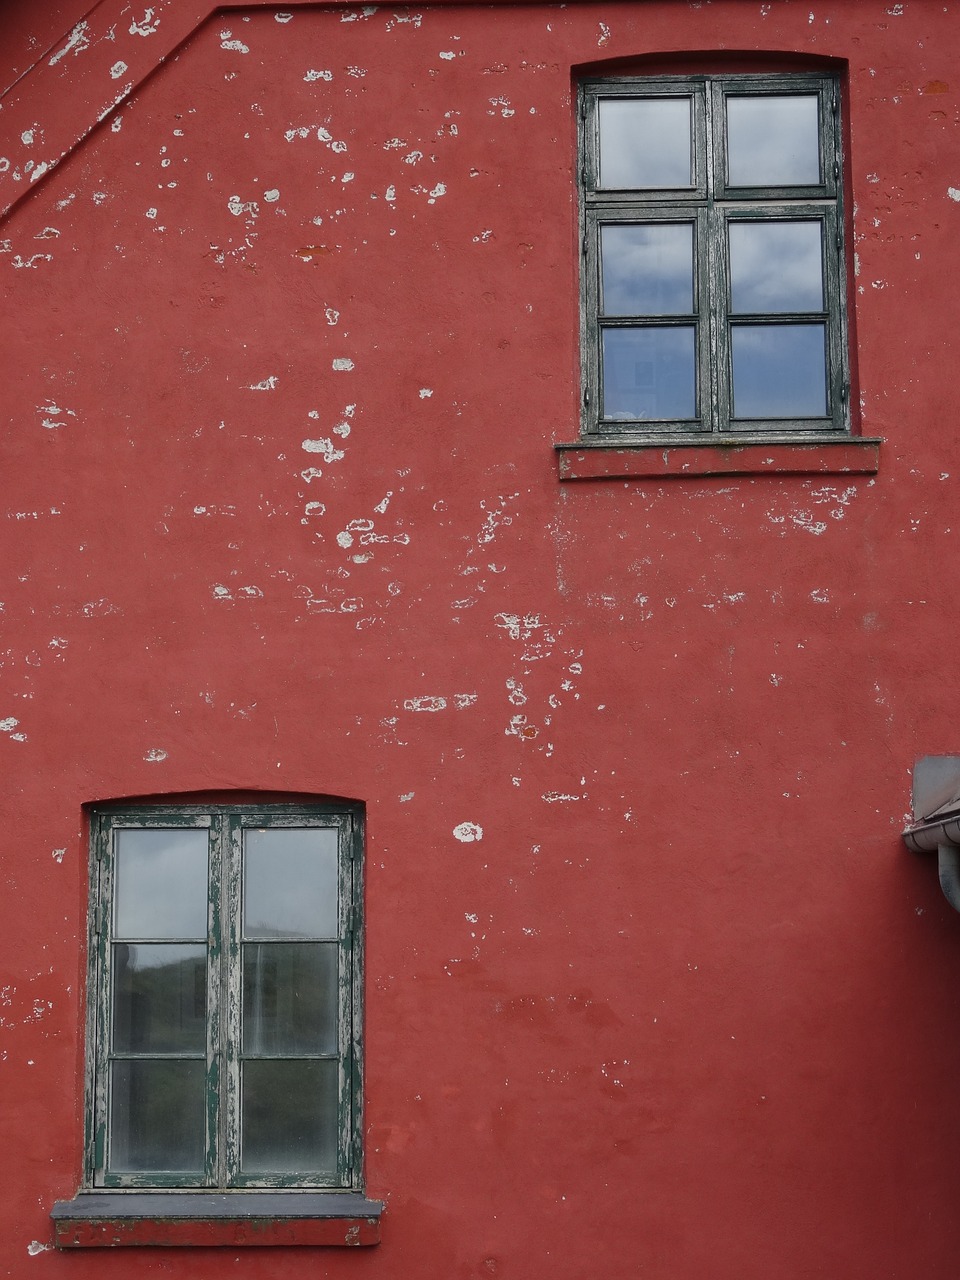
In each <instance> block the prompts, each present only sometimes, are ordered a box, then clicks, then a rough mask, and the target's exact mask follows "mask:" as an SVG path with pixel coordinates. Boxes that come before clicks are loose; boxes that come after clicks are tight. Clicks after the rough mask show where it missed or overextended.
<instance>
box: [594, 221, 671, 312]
mask: <svg viewBox="0 0 960 1280" xmlns="http://www.w3.org/2000/svg"><path fill="white" fill-rule="evenodd" d="M600 262H601V274H602V286H603V306H602V311H603V314H604V315H608V316H649V315H689V314H690V313H691V312H692V311H693V225H692V223H689V222H687V223H672V224H659V223H631V224H623V223H607V224H606V225H605V226H602V227H601V228H600Z"/></svg>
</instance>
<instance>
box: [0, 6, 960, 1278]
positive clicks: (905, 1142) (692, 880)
mask: <svg viewBox="0 0 960 1280" xmlns="http://www.w3.org/2000/svg"><path fill="white" fill-rule="evenodd" d="M189 8H190V6H188V5H186V4H179V5H178V4H174V3H168V4H166V5H162V6H160V8H158V9H157V10H156V14H155V15H154V18H156V17H157V16H158V15H159V19H160V20H159V25H155V28H154V29H153V30H152V33H151V34H147V35H142V34H139V33H132V34H128V33H127V27H128V26H130V24H131V23H132V22H135V21H137V20H139V21H140V22H141V23H142V24H143V23H145V24H146V25H147V26H148V27H149V26H150V22H149V21H147V17H148V15H147V13H146V12H144V13H143V16H142V17H141V11H139V10H138V11H137V12H136V13H133V12H132V11H126V12H125V13H124V14H123V15H122V16H121V6H120V5H119V4H112V3H111V2H110V0H104V4H102V5H100V6H99V8H98V10H97V11H96V12H95V13H94V14H93V15H92V16H91V17H90V27H89V30H90V32H91V33H92V34H91V37H90V39H89V41H88V43H87V44H86V45H83V42H82V41H78V42H75V44H74V46H73V47H72V48H71V49H70V50H69V51H68V52H67V53H66V54H64V55H63V56H62V57H60V58H58V60H57V61H56V62H55V63H54V64H53V66H52V67H51V65H50V62H49V57H50V56H55V53H56V51H57V50H59V49H61V48H62V47H63V46H64V45H65V44H66V43H67V40H66V35H64V38H63V39H62V40H60V41H59V43H58V44H56V45H55V53H54V55H49V54H48V55H47V58H46V61H43V62H41V64H40V66H39V67H37V68H36V69H35V70H34V71H33V72H31V73H29V74H28V75H26V76H25V78H23V79H21V80H19V81H18V82H17V83H16V84H15V86H14V88H13V89H12V90H11V93H10V95H8V98H7V99H6V100H4V105H5V106H6V107H8V108H9V109H8V110H7V111H6V112H4V111H0V136H2V142H3V145H2V146H0V154H3V155H6V156H7V157H8V158H10V157H14V159H13V160H11V165H10V167H9V168H8V169H7V170H6V171H5V172H4V173H2V174H0V178H2V179H3V181H4V182H5V184H6V186H5V187H4V190H6V191H7V193H8V196H7V198H8V199H11V200H17V201H18V202H17V203H16V204H15V206H14V207H13V209H12V212H11V213H10V214H9V216H8V217H7V218H6V221H5V222H4V223H3V224H2V226H0V288H2V299H3V301H2V313H0V314H2V317H3V320H2V348H0V362H2V375H3V376H2V386H3V395H2V405H3V414H2V416H3V421H4V444H3V456H2V465H0V483H2V485H3V497H2V501H0V522H2V541H0V557H2V578H0V600H2V602H3V603H2V612H0V626H2V630H3V639H2V643H0V678H2V686H0V730H2V732H0V756H2V777H3V780H4V785H3V807H4V820H3V824H2V831H3V836H2V844H0V886H2V892H0V1096H2V1099H3V1103H2V1110H0V1146H2V1150H3V1152H4V1155H5V1159H4V1172H3V1194H2V1198H0V1205H2V1209H0V1272H2V1273H3V1274H5V1275H10V1276H14V1277H21V1276H23V1277H28V1276H30V1277H32V1276H37V1277H46V1276H51V1277H61V1276H63V1277H66V1276H73V1277H77V1278H78V1280H86V1278H87V1277H92V1276H94V1275H96V1276H98V1277H107V1278H109V1277H114V1276H116V1277H119V1276H127V1275H130V1274H133V1275H153V1274H165V1275H166V1274H169V1275H171V1276H174V1277H186V1276H198V1275H203V1276H210V1277H212V1278H213V1277H219V1276H227V1275H230V1276H234V1277H236V1276H243V1277H258V1278H259V1277H267V1276H269V1277H271V1278H274V1277H276V1278H279V1277H292V1276H300V1275H304V1274H308V1273H309V1274H318V1275H324V1276H329V1277H333V1278H335V1280H340V1278H341V1277H347V1276H363V1277H371V1278H372V1277H377V1278H378V1280H379V1278H381V1277H382V1278H383V1280H400V1278H403V1280H409V1278H411V1277H418V1278H419V1277H422V1278H423V1280H453V1278H454V1277H457V1278H461V1277H462V1278H466V1277H487V1276H500V1277H505V1278H506V1277H524V1278H525V1280H547V1278H549V1280H582V1278H586V1277H600V1276H606V1277H628V1276H634V1275H637V1276H644V1277H649V1278H650V1280H704V1277H710V1280H769V1278H770V1277H778V1278H780V1277H782V1278H783V1280H800V1278H801V1277H813V1276H828V1277H831V1278H835V1280H879V1278H881V1277H884V1278H886V1277H889V1278H891V1280H892V1278H893V1277H924V1280H952V1278H953V1277H954V1276H955V1275H956V1269H957V1266H956V1262H955V1258H956V1255H957V1252H958V1240H957V1235H958V1228H957V1226H956V1220H957V1211H956V1203H957V1192H958V1183H960V1175H958V1172H957V1170H958V1160H957V1153H958V1150H960V1096H958V1093H957V1090H956V1087H955V1085H956V1080H957V1077H958V1073H960V1016H958V1015H960V997H958V994H957V982H956V966H957V964H958V961H960V919H958V917H957V916H956V915H955V914H954V913H952V912H951V911H950V909H949V908H948V907H947V905H946V903H945V902H944V901H943V899H942V898H941V897H940V895H939V891H938V889H937V886H936V876H935V870H934V867H933V866H932V865H931V864H928V863H926V862H924V861H923V860H921V859H916V858H913V857H911V856H910V855H908V854H907V853H906V852H905V851H904V850H903V848H902V846H901V844H900V840H899V831H900V829H901V826H902V823H903V819H904V813H905V811H906V809H907V807H908V801H909V788H910V778H909V773H910V768H911V765H912V763H913V760H914V758H915V757H916V756H917V755H921V754H927V753H935V752H946V751H957V749H958V746H960V743H958V732H960V731H958V728H957V716H956V712H955V705H954V703H955V697H954V690H953V679H952V666H951V662H950V653H951V648H952V644H953V640H954V636H955V633H956V619H957V609H956V605H955V594H956V593H955V584H954V574H955V565H956V558H957V546H958V538H960V516H958V512H957V500H956V484H957V478H958V475H960V458H958V428H957V425H956V420H957V414H956V410H955V405H954V391H955V386H956V371H955V365H956V358H955V357H956V350H955V348H956V334H955V331H956V321H957V304H956V253H957V234H958V230H960V205H958V203H957V200H958V199H960V196H958V193H957V191H956V190H954V188H960V161H958V160H957V154H958V149H957V142H958V99H957V93H958V89H960V79H958V76H957V67H958V65H960V6H958V5H956V4H954V3H952V2H951V3H936V4H934V3H916V2H913V3H911V2H910V0H907V2H905V3H903V4H897V5H893V4H891V3H889V0H856V2H854V0H831V2H830V3H827V4H820V3H816V4H807V3H804V4H799V3H790V2H787V0H770V2H769V3H762V4H761V3H754V2H753V0H717V2H716V3H704V4H686V3H670V2H666V0H665V2H662V3H657V2H647V3H641V2H640V0H636V2H634V3H625V4H612V3H611V4H602V5H601V4H572V5H569V6H567V7H554V6H546V5H543V6H538V5H533V4H531V5H507V4H504V5H500V6H498V7H495V8H486V7H472V6H466V7H455V6H449V7H445V6H435V7H427V8H424V9H422V10H403V11H397V12H395V11H394V10H392V9H390V8H386V9H373V8H370V9H366V10H359V9H329V8H322V7H316V8H314V7H296V8H289V9H287V10H286V11H283V10H281V11H279V12H276V11H274V10H272V9H268V8H258V7H251V8H248V9H246V10H237V11H231V12H229V13H225V14H219V15H216V16H215V17H214V18H213V19H212V20H210V21H208V22H206V23H205V24H203V25H201V26H200V28H199V29H198V30H196V32H195V34H193V35H192V36H190V37H189V38H188V39H187V41H186V43H185V44H183V45H182V46H180V45H178V41H179V39H181V38H182V37H181V36H180V35H179V34H178V35H177V37H176V39H175V40H173V41H172V42H170V41H168V45H164V46H163V48H164V50H165V51H166V52H167V53H168V54H169V57H168V59H167V61H166V62H161V61H160V56H161V55H160V54H156V55H155V54H154V53H151V52H150V50H151V48H157V49H159V48H160V45H161V42H162V41H163V40H164V38H165V37H164V31H165V28H164V26H163V24H164V22H166V21H168V20H169V21H170V23H171V24H173V25H175V24H176V22H177V20H178V18H177V11H178V10H179V15H180V16H179V21H180V22H181V25H183V24H184V22H185V18H184V15H185V13H186V12H187V11H188V10H189ZM194 8H195V9H196V10H197V11H198V13H199V12H200V10H201V8H202V6H194ZM7 10H9V11H10V12H11V15H12V16H11V20H10V23H9V25H8V26H7V27H6V28H3V27H0V52H2V57H3V68H2V69H3V71H4V76H5V83H10V82H12V81H13V80H14V79H15V77H16V76H18V75H20V74H21V72H22V71H23V69H24V65H25V56H24V51H25V50H26V49H28V48H30V47H31V40H32V41H33V47H34V48H35V49H36V53H37V54H38V53H39V52H42V49H43V48H46V46H47V45H48V44H49V43H50V40H51V39H52V33H51V31H50V30H48V28H50V27H51V18H50V14H51V13H54V12H55V13H57V14H59V15H61V17H62V22H60V24H59V27H58V30H59V31H60V32H66V30H67V28H68V26H69V23H70V21H72V20H73V17H74V15H72V14H67V13H66V9H65V6H59V7H57V6H52V5H51V6H47V5H28V4H26V3H25V0H24V2H22V3H20V4H11V5H8V6H7ZM40 11H43V12H40ZM75 16H76V17H80V16H82V15H81V14H80V13H77V14H76V15H75ZM113 18H115V19H116V20H117V23H118V24H119V25H116V24H115V28H114V35H113V39H114V41H115V42H116V49H117V50H119V52H117V54H116V57H115V56H114V53H115V50H114V48H113V47H111V44H110V39H109V32H110V29H111V27H110V21H111V19H113ZM194 20H195V18H191V19H190V21H191V22H193V21H194ZM4 21H5V22H6V11H5V14H4ZM31 24H33V26H31ZM98 24H99V25H98ZM53 25H54V26H57V25H58V24H56V23H53ZM186 25H188V26H189V23H187V24H186ZM33 28H35V32H33V34H32V35H31V31H32V30H33ZM151 41H156V42H157V45H156V46H151V43H150V42H151ZM123 42H126V43H125V44H123V49H121V48H120V46H121V44H122V43H123ZM138 42H139V43H138ZM77 44H79V45H80V46H81V47H79V48H77V47H76V46H77ZM127 46H129V47H130V48H131V49H133V54H128V52H125V50H126V49H127ZM168 46H169V47H168ZM691 50H695V51H707V52H710V51H715V52H716V53H717V64H718V66H719V65H722V63H721V54H720V51H723V50H736V51H743V52H747V53H749V52H752V51H765V52H767V53H776V52H778V51H782V52H790V53H796V54H801V55H818V56H829V57H832V58H836V59H841V60H847V61H848V62H849V102H848V104H847V111H848V125H849V138H850V154H849V171H850V191H851V194H852V197H853V200H854V202H855V210H854V213H853V226H854V231H855V241H856V244H855V248H856V253H857V272H858V273H857V276H856V281H855V309H856V316H855V320H856V335H857V346H856V349H855V350H854V352H853V353H852V359H853V362H854V364H855V367H856V371H857V374H858V378H859V385H860V391H861V397H862V415H863V422H862V426H863V430H864V431H865V432H867V433H869V434H872V435H880V436H883V437H884V440H885V444H884V448H883V454H882V461H881V469H880V472H879V474H878V475H877V476H876V478H875V479H870V478H843V477H838V476H825V477H819V478H816V479H811V478H804V477H802V476H763V477H758V478H754V479H751V478H725V479H722V480H711V479H681V480H665V481H634V482H627V483H624V482H620V481H612V482H611V481H606V482H605V481H596V482H581V483H576V484H561V483H560V482H558V479H557V464H556V460H555V457H554V453H553V449H552V446H553V444H554V443H555V442H557V441H565V440H572V439H574V438H575V436H576V432H577V413H578V399H579V373H578V364H577V342H578V319H577V314H578V312H577V296H578V284H577V263H578V258H577V243H576V203H575V194H574V193H575V177H574V173H575V169H574V152H575V125H574V119H573V112H572V106H571V69H572V68H574V67H576V66H578V65H583V64H587V63H595V62H597V61H598V60H601V59H623V58H630V57H636V56H638V55H641V54H645V53H651V52H653V53H656V52H670V51H691ZM121 55H122V56H121ZM35 56H36V54H35ZM134 56H135V57H136V58H138V59H139V62H137V64H136V74H135V75H134V74H133V73H132V72H131V77H132V78H131V79H130V81H129V85H130V88H131V93H130V96H129V97H128V98H127V100H126V101H125V103H124V105H122V106H121V107H120V108H119V109H118V110H117V111H116V112H115V113H114V114H112V115H108V116H107V118H106V119H105V120H104V121H103V123H102V124H101V125H99V126H98V127H97V128H95V129H93V130H92V132H89V130H90V128H91V126H92V125H93V123H94V121H95V119H96V114H97V112H98V111H99V110H100V109H102V102H103V101H105V100H112V98H111V95H112V94H113V95H115V96H116V94H115V90H116V92H117V93H119V91H122V90H124V89H125V88H126V87H127V83H128V82H127V79H126V78H125V73H124V72H119V73H118V74H117V75H116V76H113V75H112V72H111V70H110V69H111V68H113V67H115V66H116V65H117V64H118V62H119V61H122V60H127V65H128V66H129V65H132V63H131V62H130V59H131V58H133V57H134ZM84 59H90V60H91V62H90V64H89V65H90V66H91V67H94V68H101V69H102V72H101V71H99V70H98V71H96V73H94V72H93V71H91V72H89V73H88V72H85V71H84V67H85V65H86V64H85V62H84ZM151 67H153V68H154V70H152V71H151ZM98 77H99V78H98ZM108 81H109V83H108ZM117 86H119V88H117ZM98 95H99V97H98ZM104 95H106V97H104ZM94 108H96V109H95V110H94ZM91 110H93V114H92V115H91V114H90V113H91ZM11 122H13V123H11ZM25 122H26V123H25ZM34 127H35V132H34V134H33V139H32V140H31V141H29V142H28V141H25V140H24V139H23V134H24V132H26V131H29V130H30V129H34ZM54 139H56V144H55V145H54V142H53V141H52V140H54ZM71 139H72V141H71ZM79 139H84V140H83V141H81V142H80V143H79V145H77V146H73V145H72V143H73V142H77V141H78V140H79ZM64 140H66V141H64ZM48 142H49V147H48V151H49V155H48V156H47V157H46V158H47V159H48V161H49V160H55V159H56V158H57V156H58V155H59V154H61V153H66V155H65V158H64V159H63V160H62V162H61V163H60V164H59V165H58V166H57V167H56V168H53V170H52V172H48V173H47V174H46V176H45V177H44V178H43V179H41V180H40V181H39V182H36V183H34V184H33V185H32V188H31V189H29V190H27V188H28V187H30V183H29V178H27V177H26V175H25V174H24V172H23V171H22V169H20V170H17V166H20V165H22V164H23V156H24V155H28V156H29V154H30V148H31V147H33V148H35V149H36V154H37V155H38V156H40V155H41V153H42V152H43V148H44V147H45V146H47V144H48ZM71 148H72V149H71ZM15 170H17V171H18V172H19V173H20V178H19V183H20V185H19V186H17V185H16V179H15V178H14V176H13V175H14V172H15ZM11 184H13V185H11ZM24 191H27V193H26V195H23V196H22V198H20V197H21V195H22V193H23V192H24ZM10 193H12V195H11V194H10ZM206 788H222V789H231V788H244V789H280V790H284V791H305V792H323V793H330V794H335V795H342V796H349V797H354V798H357V799H360V800H362V801H364V802H365V803H366V805H367V813H368V854H367V882H368V883H367V929H368V933H367V995H366V998H367V1024H366V1046H367V1050H366V1053H367V1056H366V1075H367V1090H366V1107H367V1124H368V1133H367V1142H366V1151H367V1177H368V1189H369V1192H370V1194H371V1195H373V1196H377V1197H381V1198H383V1199H385V1200H386V1201H387V1203H388V1209H387V1213H386V1215H385V1218H384V1227H383V1235H384V1241H383V1243H382V1245H381V1246H380V1247H379V1248H378V1249H374V1250H365V1251H357V1252H350V1251H325V1252H319V1253H316V1252H307V1251H299V1250H287V1251H284V1250H253V1249H251V1250H247V1251H245V1252H243V1253H242V1254H241V1255H240V1256H239V1257H238V1255H237V1254H236V1253H235V1252H231V1251H213V1250H211V1251H206V1252H205V1253H202V1254H201V1253H191V1251H189V1250H186V1251H183V1250H176V1251H144V1252H142V1253H137V1254H133V1253H131V1251H129V1250H125V1251H118V1252H117V1253H115V1254H113V1253H106V1254H104V1253H85V1254H75V1255H70V1256H64V1255H60V1254H56V1253H55V1252H52V1251H51V1250H50V1249H49V1248H48V1247H47V1246H48V1245H49V1241H50V1236H51V1232H50V1223H49V1219H48V1216H47V1215H48V1212H49V1208H50V1206H51V1204H52V1203H53V1201H54V1200H55V1199H56V1198H58V1197H64V1196H69V1195H71V1194H72V1193H73V1192H74V1191H75V1190H76V1188H77V1184H78V1178H79V1175H80V1162H81V1136H82V1119H81V1118H82V1022H83V983H84V972H85V968H84V946H85V943H84V937H85V911H86V889H85V867H86V851H85V846H84V842H83V835H82V806H83V805H84V804H85V803H88V802H91V801H94V800H98V799H102V798H112V797H121V796H130V795H143V794H153V793H165V792H182V791H192V790H202V789H206ZM463 824H473V825H472V826H464V825H463ZM481 829H482V834H481ZM471 836H472V837H473V838H472V839H471V838H470V837H471Z"/></svg>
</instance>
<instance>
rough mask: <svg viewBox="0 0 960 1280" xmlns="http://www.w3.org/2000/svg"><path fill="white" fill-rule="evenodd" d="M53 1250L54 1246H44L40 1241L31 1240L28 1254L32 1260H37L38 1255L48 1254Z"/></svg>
mask: <svg viewBox="0 0 960 1280" xmlns="http://www.w3.org/2000/svg"><path fill="white" fill-rule="evenodd" d="M52 1248H53V1245H52V1244H42V1243H41V1242H40V1241H39V1240H31V1241H30V1243H29V1244H28V1245H27V1253H29V1255H30V1257H31V1258H35V1257H36V1256H37V1254H38V1253H47V1252H49V1251H50V1250H51V1249H52Z"/></svg>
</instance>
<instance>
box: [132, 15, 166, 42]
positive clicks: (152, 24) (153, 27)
mask: <svg viewBox="0 0 960 1280" xmlns="http://www.w3.org/2000/svg"><path fill="white" fill-rule="evenodd" d="M153 15H154V10H153V9H146V10H145V11H144V15H143V19H142V20H141V21H140V22H138V21H137V20H136V18H133V19H131V21H130V34H131V35H132V36H155V35H156V34H157V27H159V25H160V19H159V18H155V17H154V16H153Z"/></svg>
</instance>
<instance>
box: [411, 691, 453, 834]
mask: <svg viewBox="0 0 960 1280" xmlns="http://www.w3.org/2000/svg"><path fill="white" fill-rule="evenodd" d="M446 706H447V700H446V698H443V697H440V696H439V695H434V694H424V695H422V696H421V697H419V698H406V699H404V703H403V709H404V711H431V712H435V711H445V710H446ZM454 834H456V833H454Z"/></svg>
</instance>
